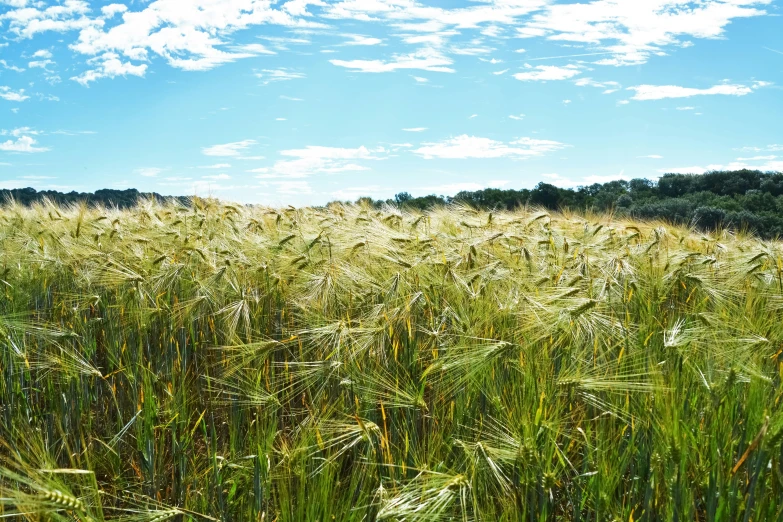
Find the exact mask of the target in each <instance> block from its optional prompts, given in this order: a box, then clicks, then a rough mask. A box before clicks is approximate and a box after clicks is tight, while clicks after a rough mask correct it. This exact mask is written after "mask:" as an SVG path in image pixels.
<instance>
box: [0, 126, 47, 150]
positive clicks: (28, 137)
mask: <svg viewBox="0 0 783 522" xmlns="http://www.w3.org/2000/svg"><path fill="white" fill-rule="evenodd" d="M38 134H41V133H40V131H36V130H33V129H31V128H30V127H19V128H16V129H13V130H10V131H8V130H3V131H0V136H9V137H10V138H11V139H9V140H6V141H4V142H0V151H5V152H25V153H33V152H46V151H48V150H49V148H48V147H39V146H37V144H38V141H37V140H36V138H34V137H33V136H37V135H38Z"/></svg>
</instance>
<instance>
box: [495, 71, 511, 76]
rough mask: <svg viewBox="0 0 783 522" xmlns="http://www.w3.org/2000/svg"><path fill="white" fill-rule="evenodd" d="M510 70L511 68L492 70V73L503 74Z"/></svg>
mask: <svg viewBox="0 0 783 522" xmlns="http://www.w3.org/2000/svg"><path fill="white" fill-rule="evenodd" d="M508 71H509V69H503V70H502V71H492V74H494V75H495V76H501V75H503V74H506V73H507V72H508Z"/></svg>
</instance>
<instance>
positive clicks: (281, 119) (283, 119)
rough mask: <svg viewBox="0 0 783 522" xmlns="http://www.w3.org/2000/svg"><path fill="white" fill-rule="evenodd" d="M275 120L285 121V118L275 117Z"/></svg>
mask: <svg viewBox="0 0 783 522" xmlns="http://www.w3.org/2000/svg"><path fill="white" fill-rule="evenodd" d="M275 121H286V118H275Z"/></svg>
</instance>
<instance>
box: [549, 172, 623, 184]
mask: <svg viewBox="0 0 783 522" xmlns="http://www.w3.org/2000/svg"><path fill="white" fill-rule="evenodd" d="M541 177H543V178H547V180H548V182H549V183H551V184H552V185H555V186H557V187H560V188H576V187H584V186H587V185H593V184H595V183H609V182H610V181H618V180H625V181H628V180H630V179H631V177H630V176H627V175H625V174H624V173H623V172H620V174H618V175H616V176H586V177H584V178H581V179H571V178H566V177H563V176H561V175H560V174H542V175H541Z"/></svg>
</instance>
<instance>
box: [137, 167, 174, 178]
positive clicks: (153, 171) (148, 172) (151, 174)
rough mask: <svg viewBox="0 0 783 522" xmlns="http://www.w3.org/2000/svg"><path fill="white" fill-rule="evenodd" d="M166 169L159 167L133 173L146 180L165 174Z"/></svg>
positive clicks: (145, 168) (141, 169)
mask: <svg viewBox="0 0 783 522" xmlns="http://www.w3.org/2000/svg"><path fill="white" fill-rule="evenodd" d="M164 170H166V169H161V168H158V167H143V168H140V169H136V170H134V171H133V173H134V174H137V175H139V176H143V177H145V178H154V177H157V175H158V174H160V173H161V172H163V171H164Z"/></svg>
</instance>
